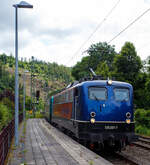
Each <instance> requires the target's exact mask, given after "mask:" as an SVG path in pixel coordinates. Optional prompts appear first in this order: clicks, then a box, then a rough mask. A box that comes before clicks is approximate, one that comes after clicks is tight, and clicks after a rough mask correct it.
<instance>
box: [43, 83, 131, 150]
mask: <svg viewBox="0 0 150 165" xmlns="http://www.w3.org/2000/svg"><path fill="white" fill-rule="evenodd" d="M46 116H47V118H48V120H49V121H50V122H52V123H55V124H57V125H58V126H59V127H62V128H65V129H66V130H69V131H70V132H72V134H73V135H74V136H75V137H76V138H77V139H80V140H82V141H84V142H90V143H93V144H95V143H96V144H99V146H101V147H102V146H103V147H104V146H105V147H107V146H112V147H113V148H115V149H116V150H120V149H122V148H123V147H125V146H126V145H127V144H129V143H130V142H132V141H133V140H134V121H133V88H132V85H130V84H129V83H125V82H119V81H112V80H91V81H83V82H81V83H78V84H76V85H74V86H71V87H68V88H66V89H65V90H64V91H62V92H60V93H58V94H56V95H54V96H52V97H51V99H50V109H47V113H46Z"/></svg>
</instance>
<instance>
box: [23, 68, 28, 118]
mask: <svg viewBox="0 0 150 165" xmlns="http://www.w3.org/2000/svg"><path fill="white" fill-rule="evenodd" d="M28 72H29V71H28V70H25V71H24V74H23V120H25V117H26V110H25V100H26V73H28Z"/></svg>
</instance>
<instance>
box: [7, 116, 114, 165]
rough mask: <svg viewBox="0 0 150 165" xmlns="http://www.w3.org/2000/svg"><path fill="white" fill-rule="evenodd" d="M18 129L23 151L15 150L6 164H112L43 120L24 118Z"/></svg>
mask: <svg viewBox="0 0 150 165" xmlns="http://www.w3.org/2000/svg"><path fill="white" fill-rule="evenodd" d="M21 130H24V131H23V132H24V133H25V138H24V146H23V145H21V146H20V149H19V150H21V148H23V152H21V151H18V152H17V150H18V149H16V151H15V154H13V155H12V156H11V158H10V160H9V162H8V165H112V164H111V163H110V162H108V161H107V160H105V159H103V158H102V157H100V156H99V155H97V154H96V153H94V152H92V151H91V150H89V149H87V148H86V147H84V146H82V145H80V144H79V143H77V142H76V141H74V140H73V139H71V138H70V137H68V136H67V135H65V134H63V133H62V132H60V131H59V130H57V129H56V128H55V127H53V126H52V125H50V124H49V123H48V122H47V121H46V120H44V119H28V120H27V121H26V126H25V128H22V129H20V131H21ZM20 136H22V137H23V135H22V134H21V133H20ZM22 137H20V139H21V138H22ZM20 142H21V140H20ZM19 153H21V154H20V158H19V157H18V154H19Z"/></svg>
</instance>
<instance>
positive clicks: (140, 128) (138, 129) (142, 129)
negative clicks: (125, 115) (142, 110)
mask: <svg viewBox="0 0 150 165" xmlns="http://www.w3.org/2000/svg"><path fill="white" fill-rule="evenodd" d="M135 132H136V133H138V134H141V135H148V136H150V129H148V128H147V127H143V126H141V125H139V126H137V127H136V128H135Z"/></svg>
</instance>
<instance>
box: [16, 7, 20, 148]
mask: <svg viewBox="0 0 150 165" xmlns="http://www.w3.org/2000/svg"><path fill="white" fill-rule="evenodd" d="M15 57H16V68H15V146H18V136H19V135H18V111H19V108H18V107H19V106H18V8H17V7H15Z"/></svg>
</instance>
